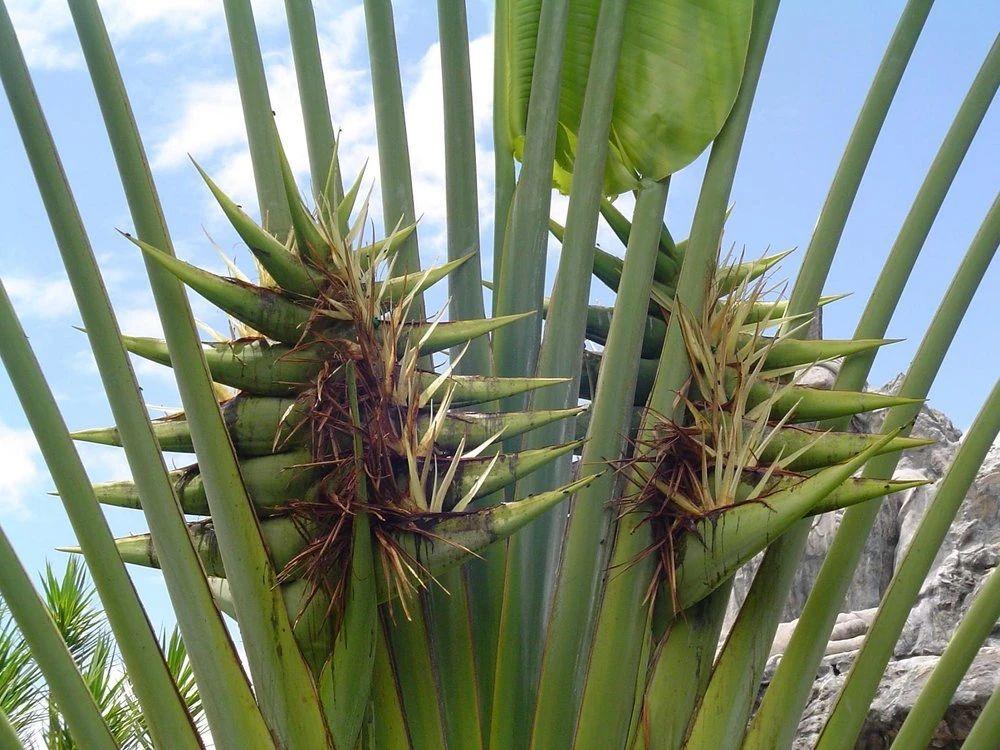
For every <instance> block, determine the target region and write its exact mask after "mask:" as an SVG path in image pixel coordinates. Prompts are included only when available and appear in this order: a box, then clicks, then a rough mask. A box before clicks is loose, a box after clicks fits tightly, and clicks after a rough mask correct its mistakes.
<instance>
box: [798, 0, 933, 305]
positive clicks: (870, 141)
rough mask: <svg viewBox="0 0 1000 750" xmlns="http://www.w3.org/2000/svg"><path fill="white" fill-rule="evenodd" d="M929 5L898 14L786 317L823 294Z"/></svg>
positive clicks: (921, 2)
mask: <svg viewBox="0 0 1000 750" xmlns="http://www.w3.org/2000/svg"><path fill="white" fill-rule="evenodd" d="M933 4H934V0H908V2H907V4H906V7H905V8H904V9H903V12H902V14H901V15H900V18H899V22H898V23H897V24H896V29H895V31H893V34H892V39H890V40H889V45H888V46H887V47H886V50H885V54H884V55H883V56H882V62H881V63H880V64H879V68H878V71H877V72H876V73H875V78H874V80H873V81H872V85H871V88H869V90H868V95H867V97H865V102H864V104H863V105H862V106H861V111H860V112H859V113H858V119H857V120H856V121H855V123H854V129H853V130H852V131H851V136H850V139H849V140H848V142H847V147H846V148H845V149H844V155H843V156H842V157H841V158H840V164H839V165H838V166H837V173H836V174H835V175H834V177H833V182H832V183H831V184H830V191H829V192H828V193H827V196H826V200H825V201H824V203H823V208H822V210H821V211H820V215H819V219H818V220H817V221H816V227H815V229H814V230H813V234H812V239H810V241H809V247H808V248H807V249H806V254H805V257H804V258H803V259H802V267H801V270H800V271H799V275H798V278H796V279H795V287H794V288H793V289H792V294H791V297H790V298H789V300H788V312H787V314H788V315H798V314H802V313H811V312H812V311H813V310H814V309H815V307H816V301H817V300H818V299H819V296H820V294H822V292H823V286H824V284H825V283H826V277H827V276H828V275H829V273H830V266H831V265H832V264H833V256H834V254H835V253H836V252H837V246H838V245H839V244H840V237H841V235H842V234H843V233H844V226H845V225H846V224H847V217H848V215H849V214H850V213H851V207H852V206H853V205H854V199H855V197H857V194H858V188H859V187H860V186H861V178H862V177H863V176H864V173H865V169H866V168H867V167H868V161H869V159H871V155H872V151H873V150H874V149H875V141H876V140H877V139H878V135H879V132H880V131H881V130H882V125H883V123H885V118H886V115H888V113H889V106H890V105H891V104H892V100H893V98H894V97H895V95H896V89H897V88H899V82H900V80H901V79H902V78H903V72H904V71H905V70H906V66H907V64H908V63H909V61H910V56H911V55H912V54H913V48H914V47H915V46H916V44H917V39H918V38H919V37H920V32H921V31H922V30H923V28H924V22H925V21H926V20H927V14H928V13H930V10H931V6H932V5H933Z"/></svg>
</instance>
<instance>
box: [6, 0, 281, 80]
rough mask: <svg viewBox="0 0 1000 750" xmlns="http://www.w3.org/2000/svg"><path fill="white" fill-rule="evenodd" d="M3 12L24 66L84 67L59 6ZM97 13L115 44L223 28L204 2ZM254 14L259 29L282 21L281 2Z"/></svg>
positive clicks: (155, 0) (152, 2)
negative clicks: (146, 34) (149, 33)
mask: <svg viewBox="0 0 1000 750" xmlns="http://www.w3.org/2000/svg"><path fill="white" fill-rule="evenodd" d="M7 7H8V10H9V11H10V15H11V20H12V21H13V22H14V29H15V30H16V31H17V37H18V40H19V41H20V43H21V48H22V49H23V50H24V55H25V57H26V58H27V60H28V64H29V65H31V66H32V67H33V68H49V69H65V68H75V67H80V66H81V65H82V64H83V56H82V55H81V53H80V50H79V44H78V43H77V41H76V38H75V34H74V32H73V21H72V17H71V16H70V12H69V7H68V5H67V3H66V2H64V0H8V3H7ZM100 8H101V14H102V15H103V16H104V22H105V24H106V25H107V27H108V33H109V34H110V35H111V37H112V39H113V40H114V41H120V40H124V39H127V38H129V37H131V36H133V35H136V34H138V33H139V32H141V31H144V30H149V29H153V30H155V32H156V34H157V35H159V36H160V37H162V36H164V35H169V36H190V35H191V34H193V33H197V32H204V31H206V30H214V29H218V28H220V27H221V26H224V24H225V18H224V15H223V7H222V3H219V2H206V0H101V3H100ZM253 11H254V20H255V21H256V23H257V26H258V27H259V28H264V27H267V26H268V25H271V24H273V23H275V22H277V21H283V20H284V10H283V7H282V3H281V0H255V2H254V4H253ZM149 54H150V55H153V56H155V55H156V52H155V51H151V52H150V53H149Z"/></svg>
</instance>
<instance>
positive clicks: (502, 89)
mask: <svg viewBox="0 0 1000 750" xmlns="http://www.w3.org/2000/svg"><path fill="white" fill-rule="evenodd" d="M509 24H510V0H498V2H497V3H496V9H495V11H494V16H493V183H494V185H493V280H494V281H500V268H501V266H502V264H503V249H504V237H505V235H506V230H507V219H508V218H509V215H510V204H511V201H512V200H513V197H514V179H515V178H514V153H513V149H512V147H511V141H510V123H509V121H508V117H509V102H508V91H507V40H508V36H509ZM493 314H494V315H496V295H495V294H494V295H493Z"/></svg>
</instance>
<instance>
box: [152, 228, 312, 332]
mask: <svg viewBox="0 0 1000 750" xmlns="http://www.w3.org/2000/svg"><path fill="white" fill-rule="evenodd" d="M133 241H134V242H135V243H136V244H137V245H138V246H139V248H140V249H141V250H142V251H143V253H144V254H145V255H146V257H147V258H150V259H152V260H153V261H154V262H155V263H158V264H159V265H161V266H162V267H163V268H165V269H167V271H169V272H170V273H171V274H173V275H174V276H176V277H177V278H178V279H180V280H181V281H183V282H184V283H185V284H187V285H188V286H190V287H191V288H192V289H194V290H195V291H196V292H198V294H200V295H202V296H203V297H204V298H205V299H207V300H208V301H209V302H212V303H213V304H215V305H217V306H218V307H220V308H221V309H222V310H225V311H226V312H227V313H229V314H230V315H232V316H233V317H234V318H236V319H237V320H240V321H242V322H243V323H246V324H247V325H249V326H250V327H252V328H253V329H254V330H256V331H260V332H261V333H262V334H264V335H265V336H268V337H270V338H273V339H277V340H278V341H282V342H284V343H286V344H294V343H296V342H298V341H299V339H301V338H302V336H303V334H304V333H305V331H306V327H307V325H308V323H309V319H310V317H311V314H312V313H311V310H310V309H309V308H308V307H306V306H304V305H300V304H297V303H295V302H292V301H291V300H289V299H287V298H285V297H283V296H282V295H281V294H279V293H277V292H275V291H273V290H271V289H265V288H264V287H259V286H253V285H252V284H248V283H246V282H243V281H238V280H236V279H226V278H223V277H222V276H216V275H215V274H214V273H209V272H208V271H204V270H202V269H200V268H198V267H197V266H193V265H191V264H190V263H185V262H184V261H182V260H178V259H177V258H174V257H173V256H172V255H168V254H167V253H165V252H163V251H162V250H158V249H156V248H155V247H153V246H152V245H150V244H149V243H147V242H143V241H142V240H139V239H135V240H133Z"/></svg>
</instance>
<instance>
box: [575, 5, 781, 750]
mask: <svg viewBox="0 0 1000 750" xmlns="http://www.w3.org/2000/svg"><path fill="white" fill-rule="evenodd" d="M777 10H778V2H777V0H762V1H761V2H758V3H757V5H756V7H755V8H754V19H753V26H752V29H751V34H750V44H749V49H748V51H747V58H746V64H745V70H744V74H743V82H742V84H741V86H740V92H739V94H738V95H737V97H736V102H735V104H734V105H733V109H732V112H731V113H730V115H729V119H728V120H727V121H726V124H725V126H724V127H723V128H722V131H721V132H720V133H719V135H718V137H717V138H716V140H715V143H714V145H713V146H712V151H711V154H710V155H709V159H708V166H707V167H706V172H705V180H704V182H703V183H702V188H701V194H700V195H699V197H698V204H697V207H696V209H695V216H694V221H693V223H692V228H691V237H690V239H689V241H688V247H687V249H686V251H685V254H684V264H683V266H682V267H681V273H680V277H679V278H678V283H677V297H676V302H677V304H681V305H684V306H685V307H686V308H688V309H689V310H691V312H692V313H693V314H694V315H698V314H700V311H701V310H702V308H703V306H704V304H705V296H706V291H707V286H708V285H707V281H708V278H709V273H710V271H711V269H712V267H713V265H714V264H715V262H716V256H717V253H718V248H719V241H720V238H721V235H722V226H723V223H724V221H725V216H726V206H727V204H728V202H729V196H730V194H731V191H732V186H733V180H734V178H735V175H736V164H737V161H738V159H739V153H740V150H741V148H742V145H743V137H744V135H745V133H746V126H747V122H748V120H749V118H750V109H751V106H752V104H753V98H754V94H755V93H756V89H757V82H758V81H759V79H760V70H761V67H762V65H763V62H764V56H765V54H766V52H767V45H768V41H769V39H770V36H771V29H772V27H773V25H774V17H775V15H776V14H777ZM659 229H660V227H657V233H656V234H657V238H656V239H657V242H658V240H659ZM635 231H636V226H635V223H633V226H632V234H634V233H635ZM629 240H630V241H631V235H630V237H629ZM619 296H620V295H619ZM615 315H617V311H616V312H615ZM612 325H614V317H612ZM637 338H641V335H639V336H637ZM684 352H685V350H684V342H683V338H682V336H681V332H680V323H679V320H678V318H677V316H672V317H671V320H670V323H669V325H668V327H667V333H666V338H665V341H664V346H663V351H662V354H661V356H660V362H659V365H658V367H657V374H656V380H655V382H654V385H653V391H652V393H651V394H650V398H649V402H648V403H649V407H650V410H649V412H648V413H647V414H646V415H645V416H644V417H643V422H642V424H641V426H640V430H639V440H640V442H641V441H642V439H643V436H649V435H651V430H652V427H653V418H652V416H651V415H653V414H661V415H672V416H674V417H677V418H680V417H681V415H682V409H683V405H682V404H681V403H677V402H675V399H676V397H677V395H678V393H681V392H682V391H683V389H684V384H685V382H686V381H687V379H688V376H689V364H688V360H687V357H686V356H685V354H684ZM635 489H636V488H635V487H634V486H633V487H629V488H626V489H624V490H623V492H624V494H626V495H627V494H628V493H629V492H633V491H635ZM612 533H613V535H614V536H613V539H614V547H613V550H612V555H611V563H610V565H609V566H608V574H607V575H606V581H605V589H604V597H603V600H602V601H601V605H600V610H599V614H598V620H597V628H596V632H595V635H594V642H593V646H592V647H591V649H590V658H589V664H588V665H587V667H588V669H587V679H586V684H585V690H584V696H583V704H582V707H581V710H580V719H579V723H578V725H577V728H576V742H575V745H574V748H580V750H583V749H584V748H595V750H596V749H597V748H607V747H617V746H619V745H620V744H621V743H622V742H624V741H625V737H626V734H627V732H628V719H629V717H630V716H631V714H632V713H633V710H634V700H635V696H634V695H633V694H632V693H631V691H624V690H618V689H617V686H618V685H619V684H620V683H619V681H618V680H617V679H616V680H607V679H605V678H604V677H602V676H603V675H608V674H616V675H619V676H620V678H621V680H622V681H623V682H624V683H625V684H632V683H633V681H634V680H635V679H636V675H637V673H638V672H639V670H640V669H643V668H644V665H640V664H639V658H640V656H641V653H642V644H643V640H644V631H645V629H646V627H647V626H648V623H647V619H648V615H647V611H648V606H647V605H646V604H644V601H643V600H644V596H645V593H646V591H647V590H648V587H649V583H650V577H651V575H652V568H651V565H650V561H649V558H648V556H647V557H646V558H643V555H642V552H643V550H644V549H645V548H646V547H647V546H648V544H649V542H650V541H651V539H650V536H649V528H648V525H646V524H642V523H641V521H639V520H636V519H635V518H632V517H626V518H623V519H622V520H621V521H619V522H618V524H617V527H616V528H615V529H613V530H612ZM693 678H694V676H693V675H687V676H686V677H685V679H693Z"/></svg>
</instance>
